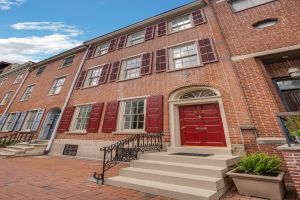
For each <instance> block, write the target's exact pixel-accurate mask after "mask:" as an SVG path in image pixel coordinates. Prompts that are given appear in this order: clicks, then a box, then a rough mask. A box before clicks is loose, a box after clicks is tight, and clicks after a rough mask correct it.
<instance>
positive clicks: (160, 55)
mask: <svg viewBox="0 0 300 200" xmlns="http://www.w3.org/2000/svg"><path fill="white" fill-rule="evenodd" d="M166 69H167V50H166V49H161V50H157V51H156V72H163V71H166Z"/></svg>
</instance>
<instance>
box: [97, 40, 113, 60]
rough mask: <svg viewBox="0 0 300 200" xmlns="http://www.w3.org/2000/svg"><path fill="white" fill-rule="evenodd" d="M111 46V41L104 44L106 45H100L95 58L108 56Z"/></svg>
mask: <svg viewBox="0 0 300 200" xmlns="http://www.w3.org/2000/svg"><path fill="white" fill-rule="evenodd" d="M109 45H110V41H108V42H104V43H102V44H100V45H99V46H97V48H96V52H95V56H94V57H97V56H102V55H105V54H107V53H108V49H109Z"/></svg>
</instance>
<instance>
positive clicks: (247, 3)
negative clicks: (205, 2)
mask: <svg viewBox="0 0 300 200" xmlns="http://www.w3.org/2000/svg"><path fill="white" fill-rule="evenodd" d="M271 1H274V0H231V1H230V2H229V3H230V5H231V7H232V9H233V11H235V12H238V11H241V10H245V9H248V8H252V7H255V6H259V5H262V4H265V3H268V2H271Z"/></svg>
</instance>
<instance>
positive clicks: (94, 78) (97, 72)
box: [84, 67, 102, 87]
mask: <svg viewBox="0 0 300 200" xmlns="http://www.w3.org/2000/svg"><path fill="white" fill-rule="evenodd" d="M101 72H102V67H97V68H93V69H89V70H88V73H87V76H86V79H85V82H84V87H92V86H96V85H98V82H99V79H100V76H101Z"/></svg>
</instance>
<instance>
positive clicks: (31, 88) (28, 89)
mask: <svg viewBox="0 0 300 200" xmlns="http://www.w3.org/2000/svg"><path fill="white" fill-rule="evenodd" d="M33 88H34V85H30V86H28V87H27V88H26V90H25V92H24V94H23V96H22V98H21V101H27V100H28V99H29V96H30V95H31V93H32V90H33Z"/></svg>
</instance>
